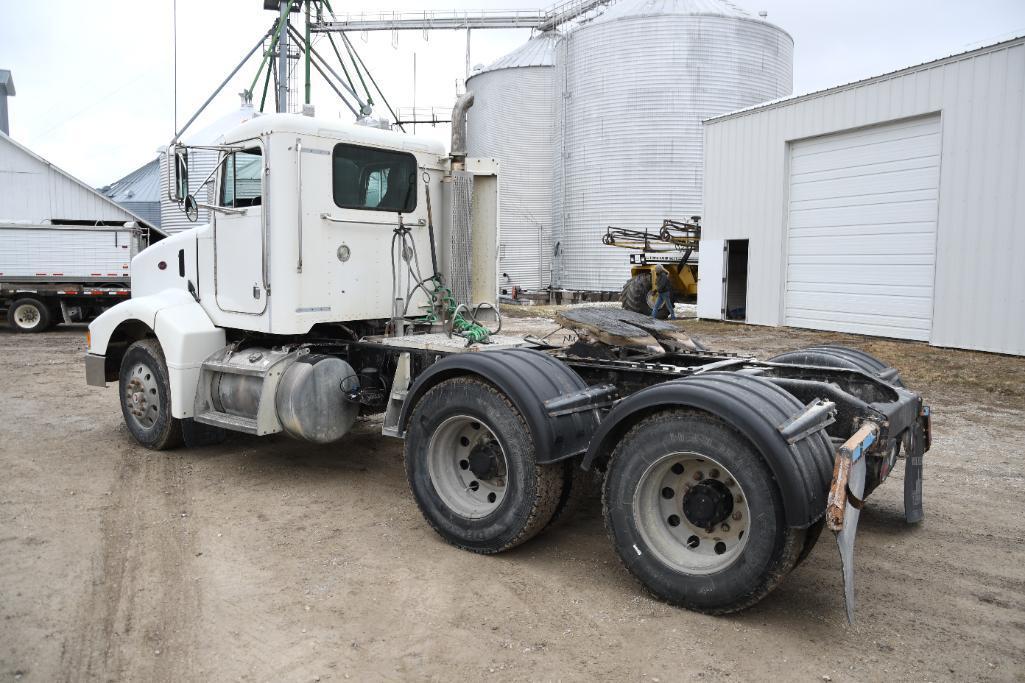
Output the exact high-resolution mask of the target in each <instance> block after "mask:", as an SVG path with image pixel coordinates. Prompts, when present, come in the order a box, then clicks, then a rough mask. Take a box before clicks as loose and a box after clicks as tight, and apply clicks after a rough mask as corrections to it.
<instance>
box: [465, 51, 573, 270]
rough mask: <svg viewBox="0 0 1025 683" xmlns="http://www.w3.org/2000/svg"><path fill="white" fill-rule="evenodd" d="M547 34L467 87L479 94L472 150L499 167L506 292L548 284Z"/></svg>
mask: <svg viewBox="0 0 1025 683" xmlns="http://www.w3.org/2000/svg"><path fill="white" fill-rule="evenodd" d="M558 38H559V36H558V35H557V34H555V33H543V34H540V35H538V36H535V37H534V38H532V39H531V40H530V41H528V42H527V43H525V44H524V45H522V46H521V47H519V48H517V49H516V50H515V51H513V52H511V53H510V54H508V55H506V56H505V57H502V58H501V59H499V60H498V61H497V62H495V63H493V64H491V65H489V66H488V67H486V68H485V69H483V70H481V71H478V72H477V73H475V74H474V75H473V76H471V77H470V78H469V79H468V80H467V82H466V88H467V90H470V91H472V92H473V94H474V105H473V107H472V108H471V109H470V112H469V115H468V118H467V151H468V152H469V153H470V155H471V156H476V157H494V158H496V159H498V161H499V163H500V164H501V176H500V177H501V181H500V182H501V187H502V200H501V207H500V212H501V213H500V226H501V228H500V229H501V236H500V245H499V263H500V265H499V268H500V270H499V272H500V273H502V274H507V276H508V277H503V278H502V279H501V282H502V284H503V286H507V285H509V286H511V285H515V286H518V287H521V288H524V289H530V290H536V289H539V288H541V287H545V286H547V285H548V284H549V281H550V268H551V253H552V240H551V236H552V202H553V196H552V145H553V141H554V137H555V104H554V95H555V85H554V78H555V45H556V42H557V41H558Z"/></svg>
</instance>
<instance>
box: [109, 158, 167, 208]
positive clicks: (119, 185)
mask: <svg viewBox="0 0 1025 683" xmlns="http://www.w3.org/2000/svg"><path fill="white" fill-rule="evenodd" d="M100 192H102V193H103V194H104V195H105V196H107V197H109V198H110V199H113V200H114V201H115V202H118V203H120V202H158V201H160V159H159V158H157V159H154V160H153V161H150V162H148V163H146V164H143V165H142V166H140V167H139V168H137V169H135V170H134V171H132V172H131V173H129V174H128V175H126V176H125V177H124V178H121V179H120V180H115V181H114V182H112V183H111V184H110V185H107V186H106V187H103V188H101V189H100Z"/></svg>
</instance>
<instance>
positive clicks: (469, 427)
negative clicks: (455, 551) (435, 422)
mask: <svg viewBox="0 0 1025 683" xmlns="http://www.w3.org/2000/svg"><path fill="white" fill-rule="evenodd" d="M427 471H428V474H429V475H430V477H431V482H432V483H433V484H434V490H435V491H437V493H438V496H439V497H440V498H441V500H442V502H444V503H445V505H446V506H447V507H448V508H449V509H450V510H452V511H453V512H455V513H456V514H458V515H460V516H461V517H465V518H467V519H479V518H481V517H486V516H488V515H489V514H491V513H492V512H494V511H495V510H496V509H497V508H498V507H499V506H500V505H501V504H502V500H503V499H504V498H505V493H506V491H507V489H508V479H507V474H508V471H509V468H508V461H507V460H506V456H505V450H504V449H503V448H502V444H501V443H499V441H498V439H497V438H496V437H495V433H494V431H492V429H491V428H490V427H489V426H488V425H487V424H486V423H484V422H483V421H481V420H479V419H477V418H475V417H471V416H469V415H454V416H452V417H450V418H448V419H446V420H445V421H444V422H442V423H441V424H440V425H439V426H438V428H437V429H436V430H435V431H434V434H433V435H432V436H431V442H430V445H429V446H428V447H427Z"/></svg>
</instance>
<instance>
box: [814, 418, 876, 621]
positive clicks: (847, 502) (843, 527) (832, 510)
mask: <svg viewBox="0 0 1025 683" xmlns="http://www.w3.org/2000/svg"><path fill="white" fill-rule="evenodd" d="M878 435H879V427H878V426H876V425H875V424H873V423H871V422H867V423H865V424H863V425H862V426H861V428H860V429H859V430H858V431H857V432H855V433H854V436H852V437H851V438H850V439H848V440H847V442H846V443H845V444H844V445H843V446H840V450H839V451H838V452H837V454H836V464H835V466H834V468H833V483H832V484H831V485H830V487H829V500H828V502H827V503H826V524H827V525H828V526H829V529H830V531H833V532H834V533H835V534H836V545H837V548H838V549H839V550H840V564H841V567H842V569H843V597H844V606H845V607H846V608H847V621H848V623H852V624H853V623H854V536H855V534H857V532H858V519H859V518H860V517H861V508H862V507H863V506H864V502H863V499H864V496H865V477H866V475H867V473H868V465H867V463H866V459H865V452H866V451H867V450H868V449H869V447H870V446H871V445H872V444H873V443H875V440H876V437H878Z"/></svg>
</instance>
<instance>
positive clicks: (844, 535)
mask: <svg viewBox="0 0 1025 683" xmlns="http://www.w3.org/2000/svg"><path fill="white" fill-rule="evenodd" d="M867 471H868V467H867V465H866V462H865V458H864V457H860V458H858V459H857V460H855V461H854V464H852V465H851V472H850V476H849V477H848V479H847V502H846V510H845V511H844V519H843V528H842V529H841V530H840V531H839V532H837V534H836V545H837V548H838V549H839V550H840V565H841V567H842V569H843V601H844V607H845V608H846V609H847V623H849V624H853V623H854V535H855V534H856V533H857V532H858V520H859V519H860V518H861V507H862V505H861V500H862V496H863V495H865V475H866V473H867ZM852 497H853V499H856V500H857V501H858V504H857V506H855V505H853V504H852V503H853V500H852Z"/></svg>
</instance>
